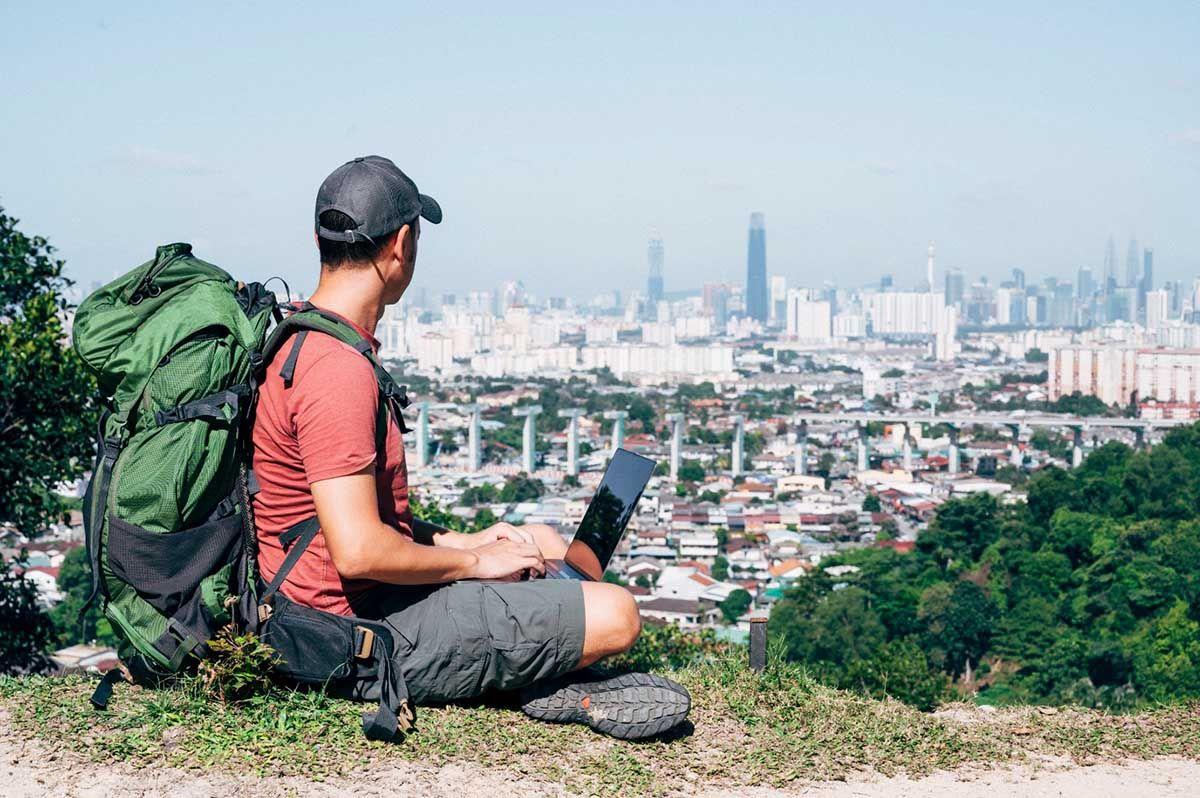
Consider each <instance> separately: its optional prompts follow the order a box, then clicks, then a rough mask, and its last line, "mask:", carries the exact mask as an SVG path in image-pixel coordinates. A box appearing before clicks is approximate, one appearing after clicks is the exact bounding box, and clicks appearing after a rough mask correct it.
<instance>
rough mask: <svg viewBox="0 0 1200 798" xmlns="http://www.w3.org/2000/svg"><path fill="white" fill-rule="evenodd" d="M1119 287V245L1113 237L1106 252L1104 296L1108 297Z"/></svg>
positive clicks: (1110, 238) (1109, 239) (1109, 238)
mask: <svg viewBox="0 0 1200 798" xmlns="http://www.w3.org/2000/svg"><path fill="white" fill-rule="evenodd" d="M1116 287H1117V244H1116V242H1115V241H1113V239H1112V236H1109V237H1108V247H1106V248H1105V250H1104V283H1103V285H1102V286H1101V288H1102V289H1103V291H1104V296H1106V297H1107V296H1108V295H1109V294H1111V293H1112V292H1113V289H1114V288H1116Z"/></svg>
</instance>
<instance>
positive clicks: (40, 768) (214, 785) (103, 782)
mask: <svg viewBox="0 0 1200 798" xmlns="http://www.w3.org/2000/svg"><path fill="white" fill-rule="evenodd" d="M10 732H11V730H9V729H7V728H3V724H0V795H3V796H5V798H49V797H50V796H53V797H54V798H122V797H123V796H144V797H145V798H152V797H153V796H159V795H162V796H171V798H276V797H277V796H294V798H376V796H378V798H384V797H385V796H386V797H387V798H394V796H396V795H415V796H430V797H431V798H502V797H503V796H508V795H521V796H522V797H523V798H525V797H529V798H533V797H534V796H537V797H538V798H540V797H541V796H565V795H566V793H565V791H564V790H563V789H562V788H561V787H560V786H558V785H554V784H546V783H544V782H539V781H533V780H529V779H525V778H522V777H520V776H516V775H512V774H507V773H496V772H486V771H482V770H480V769H478V768H473V767H471V766H469V765H451V766H447V767H443V768H431V767H424V766H421V765H414V764H407V763H396V764H391V765H387V766H385V767H382V768H375V769H374V770H372V771H370V772H364V773H361V774H358V775H357V776H354V777H348V778H337V779H331V780H330V781H328V782H313V781H308V780H305V779H301V778H273V779H270V780H267V779H258V778H255V777H253V776H247V775H238V774H232V773H201V772H198V771H189V770H180V769H173V768H165V769H152V768H140V769H134V768H130V767H128V766H101V765H96V764H93V763H90V762H86V761H83V760H81V759H77V758H75V757H72V756H67V755H62V754H55V753H49V752H47V751H46V750H45V749H44V748H43V747H42V746H40V745H38V744H37V743H36V742H33V741H27V740H20V739H15V738H14V735H12V734H11V733H10ZM689 792H690V790H689ZM700 795H701V796H704V798H773V797H774V796H785V795H791V796H795V795H803V796H812V798H914V797H915V796H922V798H996V797H997V796H1001V798H1183V797H1184V796H1188V797H1189V798H1192V797H1194V796H1197V795H1200V762H1193V761H1189V760H1180V759H1160V760H1155V761H1152V762H1144V761H1131V762H1125V763H1122V764H1109V765H1097V766H1092V767H1082V768H1081V767H1074V766H1071V764H1070V763H1068V762H1056V761H1047V762H1045V763H1044V764H1043V765H1041V766H1039V767H1037V768H1032V767H1029V766H1020V767H1012V768H1002V769H989V770H978V771H968V772H959V773H937V774H934V775H933V776H929V777H927V778H923V779H918V780H910V779H907V778H904V777H897V778H879V777H874V778H872V777H864V779H862V780H855V781H848V782H832V783H831V782H825V783H818V784H808V785H796V786H795V787H794V788H791V789H789V790H786V791H779V790H772V789H766V788H751V789H744V790H736V791H728V790H713V791H705V792H702V793H700Z"/></svg>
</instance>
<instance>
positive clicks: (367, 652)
mask: <svg viewBox="0 0 1200 798" xmlns="http://www.w3.org/2000/svg"><path fill="white" fill-rule="evenodd" d="M354 633H355V634H354V636H355V638H356V640H355V644H356V645H355V652H354V656H355V657H356V658H358V659H370V658H371V651H372V649H374V648H375V631H374V630H373V629H368V628H367V627H365V626H356V627H354Z"/></svg>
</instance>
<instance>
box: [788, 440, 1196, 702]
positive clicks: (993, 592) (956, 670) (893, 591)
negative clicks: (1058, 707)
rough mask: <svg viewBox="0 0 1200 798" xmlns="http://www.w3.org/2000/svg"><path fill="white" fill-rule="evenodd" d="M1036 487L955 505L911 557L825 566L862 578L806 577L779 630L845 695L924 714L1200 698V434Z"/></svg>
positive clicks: (1036, 478) (861, 558)
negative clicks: (877, 698) (941, 707)
mask: <svg viewBox="0 0 1200 798" xmlns="http://www.w3.org/2000/svg"><path fill="white" fill-rule="evenodd" d="M1025 487H1026V491H1027V492H1026V496H1025V498H1026V501H1023V502H1015V503H1001V502H1000V501H998V500H997V499H995V498H993V497H991V496H988V495H983V494H980V495H975V496H972V497H970V498H967V499H962V500H956V501H952V502H949V503H947V504H945V505H943V506H942V508H941V509H940V511H939V512H938V515H937V518H936V520H935V521H934V522H933V523H932V524H931V526H930V528H929V529H928V530H927V531H926V532H924V533H922V535H921V536H920V538H919V539H918V542H917V548H916V550H915V551H914V552H913V553H911V554H897V553H895V552H893V551H891V550H887V549H871V550H864V551H856V552H852V553H848V554H844V555H841V556H839V557H837V558H834V559H832V560H826V561H824V562H823V563H822V566H823V568H827V567H828V566H831V565H835V564H841V565H854V566H857V567H858V568H859V571H858V572H857V573H851V574H849V575H843V576H840V577H838V578H832V577H830V576H828V575H827V574H826V573H825V572H824V571H823V570H822V571H818V572H817V575H816V576H815V577H814V578H808V579H804V580H801V581H800V582H799V583H798V584H797V585H796V586H795V587H794V588H793V589H792V590H791V591H790V592H789V593H788V594H787V596H786V597H785V599H784V600H782V601H780V602H779V603H778V604H777V605H776V607H775V609H774V611H773V613H772V616H771V631H772V634H773V636H777V637H782V638H783V639H784V641H785V642H786V646H787V653H788V656H789V657H790V658H791V659H794V660H797V661H800V662H803V663H805V664H807V665H808V666H809V667H810V668H811V669H812V670H814V671H815V672H816V673H818V674H819V675H821V676H822V678H824V679H826V680H828V681H830V682H832V683H834V684H837V685H840V686H845V687H851V688H855V689H860V690H863V691H865V692H867V693H870V694H875V695H882V694H889V695H893V696H895V697H897V698H901V699H902V700H905V701H908V702H909V703H912V704H915V705H917V706H922V707H931V706H933V705H934V704H935V703H937V701H938V700H940V699H942V698H945V697H946V696H948V695H951V694H952V691H953V690H954V689H955V688H957V689H960V690H964V691H973V692H977V694H978V699H977V700H979V701H981V702H985V703H993V704H1008V703H1016V702H1028V701H1032V702H1049V703H1066V702H1072V703H1080V704H1083V705H1087V706H1101V707H1107V708H1112V709H1125V708H1130V707H1133V706H1137V705H1140V704H1145V703H1149V702H1162V701H1168V702H1169V701H1176V700H1181V699H1187V698H1196V697H1200V623H1198V620H1200V425H1197V426H1192V427H1187V428H1182V429H1178V430H1174V431H1172V432H1171V433H1170V434H1169V435H1168V436H1167V438H1166V440H1165V441H1164V442H1163V443H1162V444H1161V445H1157V446H1154V447H1153V448H1151V449H1148V450H1145V451H1140V452H1135V451H1133V450H1131V449H1130V448H1129V447H1127V446H1124V445H1121V444H1119V443H1109V444H1107V445H1105V446H1103V447H1102V448H1100V449H1097V450H1096V451H1095V452H1094V453H1092V454H1091V455H1090V456H1089V457H1088V459H1087V460H1086V462H1085V463H1084V465H1083V466H1082V467H1081V468H1080V469H1078V470H1075V471H1064V470H1061V469H1058V468H1049V469H1045V470H1043V471H1040V472H1038V473H1037V474H1035V475H1033V477H1032V478H1031V479H1030V480H1029V482H1028V483H1027V485H1026V486H1025Z"/></svg>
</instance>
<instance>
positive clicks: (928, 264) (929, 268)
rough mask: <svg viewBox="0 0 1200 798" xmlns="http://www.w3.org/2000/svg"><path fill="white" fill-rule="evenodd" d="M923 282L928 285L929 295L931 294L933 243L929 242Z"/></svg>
mask: <svg viewBox="0 0 1200 798" xmlns="http://www.w3.org/2000/svg"><path fill="white" fill-rule="evenodd" d="M925 281H926V282H927V283H929V293H931V294H932V293H933V242H932V241H930V242H929V260H928V261H927V262H926V263H925Z"/></svg>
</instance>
